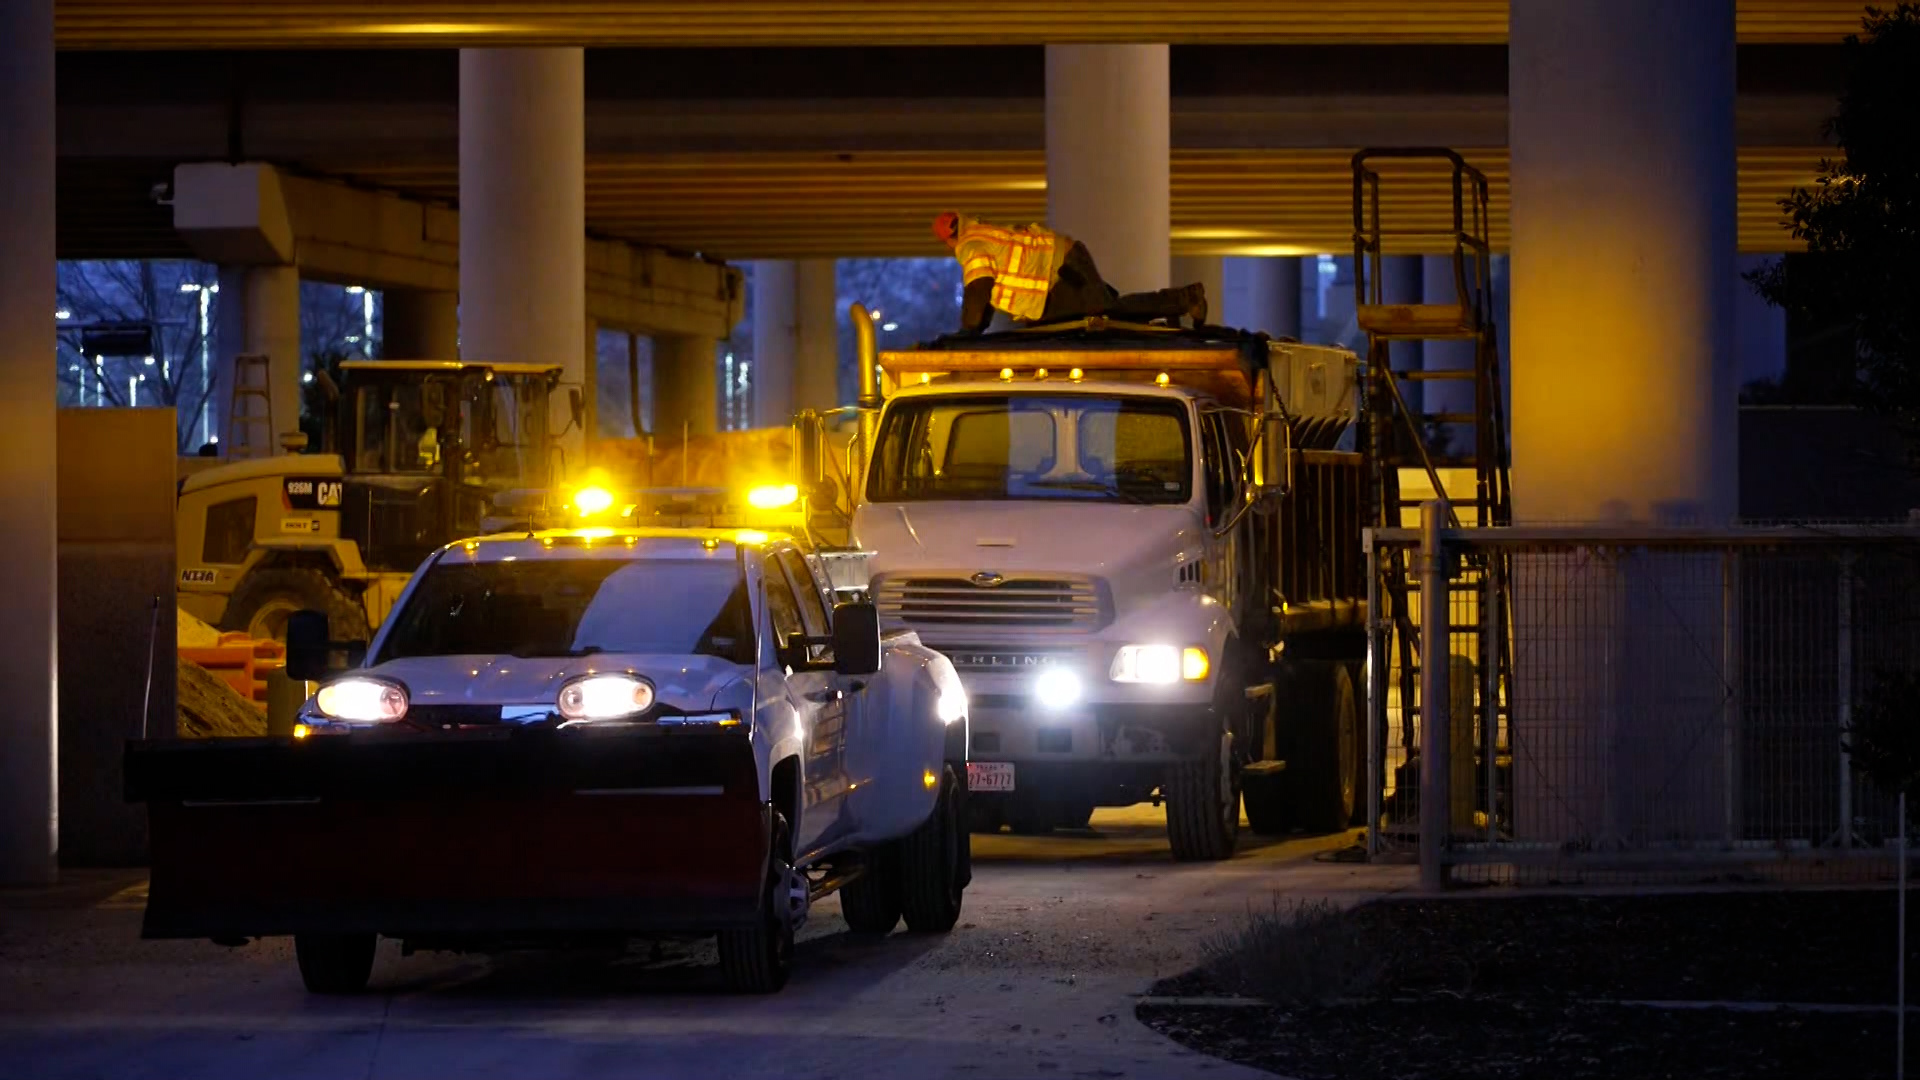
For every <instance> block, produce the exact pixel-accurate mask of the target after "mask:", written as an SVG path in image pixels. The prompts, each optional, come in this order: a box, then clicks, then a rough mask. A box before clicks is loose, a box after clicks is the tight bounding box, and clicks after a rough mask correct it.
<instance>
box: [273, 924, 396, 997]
mask: <svg viewBox="0 0 1920 1080" xmlns="http://www.w3.org/2000/svg"><path fill="white" fill-rule="evenodd" d="M378 944H379V938H378V937H376V936H375V935H373V934H295V935H294V936H293V958H294V961H295V962H296V963H298V964H299V965H300V981H301V982H303V983H306V984H307V990H308V991H309V992H311V993H315V994H357V993H359V992H360V991H362V990H365V989H366V988H367V979H368V977H369V976H371V975H372V974H373V953H374V949H375V947H376V946H377V945H378Z"/></svg>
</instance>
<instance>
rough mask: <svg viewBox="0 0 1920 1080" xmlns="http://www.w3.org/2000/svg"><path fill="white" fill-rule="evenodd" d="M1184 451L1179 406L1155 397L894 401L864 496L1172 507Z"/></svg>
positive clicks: (1183, 413) (1186, 439)
mask: <svg viewBox="0 0 1920 1080" xmlns="http://www.w3.org/2000/svg"><path fill="white" fill-rule="evenodd" d="M1191 447H1192V440H1191V438H1190V436H1189V429H1188V420H1187V410H1186V408H1185V406H1184V405H1183V404H1182V403H1180V402H1178V401H1170V400H1166V399H1162V398H1150V397H1144V396H1117V397H1095V396H1092V395H1084V396H1083V395H1063V396H1059V397H1048V396H1044V395H1040V394H999V395H988V394H982V395H978V396H975V395H966V396H953V397H947V396H942V397H929V398H924V399H919V400H903V401H899V402H896V403H895V404H894V405H893V406H892V407H891V408H890V409H889V410H888V413H887V420H886V423H885V425H884V427H883V428H882V430H881V433H880V440H879V445H878V447H877V449H876V452H875V463H874V471H873V476H872V488H871V490H870V491H869V493H868V497H869V498H870V499H871V500H873V501H875V502H917V501H930V500H998V499H1082V500H1098V501H1110V502H1128V503H1147V504H1180V503H1185V502H1186V501H1187V500H1188V498H1189V497H1190V495H1191V491H1192V485H1193V456H1192V449H1191Z"/></svg>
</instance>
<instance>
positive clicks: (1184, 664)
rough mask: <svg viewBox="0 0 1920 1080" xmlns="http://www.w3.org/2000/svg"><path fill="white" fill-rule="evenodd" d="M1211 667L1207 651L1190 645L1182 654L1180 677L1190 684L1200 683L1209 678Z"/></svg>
mask: <svg viewBox="0 0 1920 1080" xmlns="http://www.w3.org/2000/svg"><path fill="white" fill-rule="evenodd" d="M1210 668H1211V665H1210V664H1209V663H1208V662H1207V650H1205V649H1202V648H1199V647H1197V646H1193V645H1189V646H1187V647H1186V648H1185V649H1183V650H1181V652H1180V677H1181V678H1183V679H1185V680H1187V681H1188V682H1199V681H1200V680H1202V679H1205V678H1206V677H1207V672H1208V670H1210Z"/></svg>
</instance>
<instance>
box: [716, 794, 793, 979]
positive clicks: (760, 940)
mask: <svg viewBox="0 0 1920 1080" xmlns="http://www.w3.org/2000/svg"><path fill="white" fill-rule="evenodd" d="M787 835H788V834H787V818H786V815H785V814H781V813H778V812H775V814H774V815H773V835H772V837H771V840H772V842H771V843H769V844H768V845H767V848H768V851H767V895H766V898H765V903H764V905H763V906H762V909H761V911H760V915H759V917H758V919H756V920H755V922H754V924H753V925H752V926H751V927H748V928H746V929H743V930H722V931H721V932H720V974H721V978H722V979H723V980H724V981H725V982H726V985H727V989H729V990H731V991H733V992H734V993H736V994H771V993H773V992H775V991H777V990H779V989H780V988H781V987H783V986H785V985H787V976H788V975H790V974H792V972H793V919H792V917H791V912H790V911H789V910H788V906H789V905H790V904H791V903H792V898H791V897H790V896H789V894H788V890H789V889H790V888H791V885H790V882H791V879H792V877H793V864H792V863H791V862H790V861H789V860H790V859H791V858H792V855H791V854H790V853H789V851H788V848H789V846H790V845H789V843H788V839H787Z"/></svg>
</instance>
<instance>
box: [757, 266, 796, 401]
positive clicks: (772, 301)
mask: <svg viewBox="0 0 1920 1080" xmlns="http://www.w3.org/2000/svg"><path fill="white" fill-rule="evenodd" d="M794 295H795V293H794V264H793V263H791V262H786V261H776V260H766V261H764V262H756V263H754V264H753V426H754V427H778V426H780V425H782V424H785V423H787V421H788V419H789V418H790V417H792V415H793V411H794V410H793V376H794V360H795V356H796V355H797V353H798V351H799V346H800V328H799V326H798V325H797V324H796V323H795V322H794Z"/></svg>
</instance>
